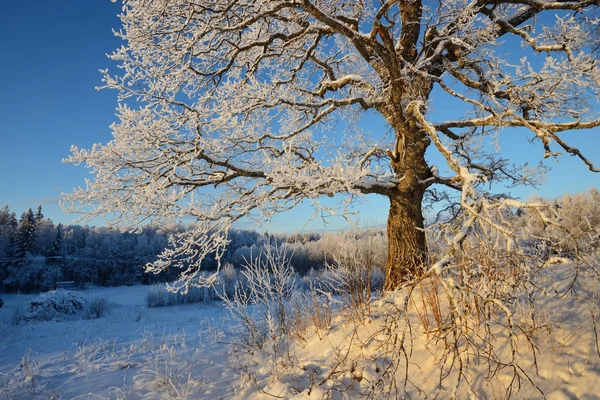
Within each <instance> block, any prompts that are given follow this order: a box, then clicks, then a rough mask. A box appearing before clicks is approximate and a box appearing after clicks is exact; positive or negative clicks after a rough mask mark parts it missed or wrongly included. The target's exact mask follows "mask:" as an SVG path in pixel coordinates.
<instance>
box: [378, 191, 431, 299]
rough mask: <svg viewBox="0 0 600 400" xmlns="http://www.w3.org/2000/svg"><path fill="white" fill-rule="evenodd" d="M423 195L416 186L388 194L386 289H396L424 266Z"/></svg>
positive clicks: (416, 274)
mask: <svg viewBox="0 0 600 400" xmlns="http://www.w3.org/2000/svg"><path fill="white" fill-rule="evenodd" d="M423 194H424V190H422V189H421V188H413V190H412V191H404V192H398V193H397V194H396V195H395V196H390V197H389V199H390V213H389V216H388V221H387V234H388V256H387V264H386V273H385V290H386V291H387V290H395V289H397V288H398V287H400V286H401V285H402V284H403V283H404V282H406V281H408V280H410V279H411V278H414V277H416V276H418V275H420V274H421V273H422V272H423V271H424V269H425V263H426V262H427V243H426V240H425V231H424V229H423V228H424V224H423V212H422V201H423Z"/></svg>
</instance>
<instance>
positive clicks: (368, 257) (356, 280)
mask: <svg viewBox="0 0 600 400" xmlns="http://www.w3.org/2000/svg"><path fill="white" fill-rule="evenodd" d="M338 239H339V241H338V243H337V248H336V249H335V252H333V254H332V256H333V261H332V262H331V263H326V271H325V272H324V273H323V274H322V275H321V276H322V278H321V279H322V280H323V281H324V282H325V283H326V284H327V285H328V289H329V291H330V292H332V293H336V294H339V295H341V296H342V297H343V299H344V302H345V304H346V305H347V306H348V307H349V308H350V309H351V310H358V309H359V308H361V307H362V306H364V305H366V304H368V303H369V301H370V300H371V295H372V293H373V292H381V291H382V290H383V282H384V274H383V269H382V268H383V266H384V265H385V264H381V263H382V262H384V259H382V257H381V256H382V254H383V255H385V250H384V248H382V247H381V246H380V245H381V240H377V239H380V238H379V237H378V236H377V235H376V234H375V233H374V232H372V231H370V230H365V231H350V232H346V233H344V234H343V235H341V236H340V237H339V238H338Z"/></svg>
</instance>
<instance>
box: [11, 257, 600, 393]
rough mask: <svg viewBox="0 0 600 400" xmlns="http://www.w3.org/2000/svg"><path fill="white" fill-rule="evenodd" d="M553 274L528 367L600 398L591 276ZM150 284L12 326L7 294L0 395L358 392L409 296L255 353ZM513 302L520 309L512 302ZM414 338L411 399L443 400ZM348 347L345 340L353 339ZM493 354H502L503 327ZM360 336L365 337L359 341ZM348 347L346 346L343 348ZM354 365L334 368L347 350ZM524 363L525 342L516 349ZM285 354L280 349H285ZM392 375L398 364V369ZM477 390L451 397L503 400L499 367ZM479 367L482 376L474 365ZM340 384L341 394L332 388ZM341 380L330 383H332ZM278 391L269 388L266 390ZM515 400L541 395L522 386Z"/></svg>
mask: <svg viewBox="0 0 600 400" xmlns="http://www.w3.org/2000/svg"><path fill="white" fill-rule="evenodd" d="M556 271H557V272H556V273H554V274H553V275H552V276H549V277H548V278H547V279H548V282H547V285H546V287H547V295H545V296H542V297H543V301H541V303H540V304H543V305H544V306H543V307H538V308H537V311H536V312H538V313H539V321H541V323H548V324H551V325H553V326H554V327H553V328H552V331H551V332H550V331H548V330H546V329H545V327H544V325H543V324H542V325H540V326H539V327H536V330H537V333H536V334H535V337H536V339H535V340H536V345H537V346H538V347H539V350H540V351H539V353H538V354H537V363H538V367H539V370H538V372H537V373H536V372H535V371H534V368H533V367H532V368H531V369H530V370H528V371H527V372H528V373H530V375H531V376H532V378H533V379H534V381H535V383H536V384H537V385H539V387H540V389H542V390H543V392H544V393H545V396H546V398H548V399H598V395H599V394H600V354H599V353H598V350H597V341H596V339H597V338H595V336H594V334H593V329H592V325H591V313H596V314H595V315H598V310H599V309H600V307H599V305H600V303H599V300H598V293H599V292H600V290H598V289H599V288H600V285H598V279H587V280H585V281H584V282H585V283H586V284H589V283H590V282H595V283H593V287H591V286H589V285H588V287H584V286H585V285H584V286H578V287H577V292H576V293H577V296H576V297H577V298H575V297H574V296H563V297H560V296H557V295H556V293H562V292H563V291H564V290H565V289H567V288H568V285H569V282H570V279H571V278H572V274H571V273H570V272H568V271H570V270H569V269H564V270H561V269H556ZM148 290H149V287H144V286H136V287H118V288H91V289H88V290H86V291H81V292H77V293H78V294H79V295H80V296H82V297H84V298H86V299H87V300H88V302H89V301H90V300H92V299H94V298H107V299H108V300H109V301H110V303H111V309H110V314H109V315H108V316H107V317H103V318H100V319H97V320H85V319H83V318H81V319H75V320H71V319H67V320H63V321H48V322H30V323H27V322H21V323H20V324H18V325H14V324H12V323H11V319H12V317H13V316H14V314H15V312H16V311H17V310H20V311H21V312H22V313H24V312H25V311H26V308H27V306H28V304H29V302H30V301H31V300H32V299H33V298H34V297H35V296H34V295H6V294H3V295H2V298H3V299H4V302H5V304H4V307H3V308H2V309H0V337H1V339H0V399H59V398H60V399H71V398H76V399H162V398H182V399H183V398H187V399H264V398H276V397H280V398H285V399H292V398H294V399H324V398H327V399H329V398H334V399H335V398H340V399H342V398H362V397H361V393H364V389H365V388H366V387H367V386H368V381H369V380H371V381H372V380H374V379H375V378H376V375H377V371H376V363H374V362H372V360H374V359H377V357H378V355H377V349H376V347H377V346H372V345H370V344H369V343H374V341H373V340H371V339H372V338H374V337H375V335H376V334H377V332H378V331H379V330H380V328H381V326H382V323H383V320H384V319H385V318H387V317H389V310H390V309H393V308H395V307H397V306H398V305H400V304H401V303H402V302H404V299H405V294H404V293H402V292H397V293H395V294H392V295H390V296H387V297H385V298H383V299H380V300H376V301H375V302H374V303H373V304H372V305H371V311H370V313H369V315H368V316H367V317H366V318H364V319H363V320H362V321H357V320H356V319H352V318H349V317H348V316H347V315H343V314H342V315H338V316H337V317H334V319H333V320H332V324H331V329H330V330H329V331H328V332H326V333H325V334H323V333H321V334H320V335H316V334H315V332H314V331H311V327H310V326H309V327H308V328H307V331H306V332H305V333H304V334H303V335H301V336H302V339H298V337H296V338H295V339H293V340H288V341H281V342H279V343H277V344H267V345H265V346H264V347H263V349H261V350H257V349H244V348H243V347H237V348H235V349H234V347H233V346H232V345H231V343H232V342H234V341H236V338H237V337H236V334H235V330H236V323H235V322H234V321H232V320H230V319H228V318H227V316H226V315H225V308H224V306H223V305H222V304H221V303H220V302H205V303H199V304H188V305H180V306H174V307H164V308H152V309H148V308H147V307H146V305H145V298H146V293H147V291H148ZM513 311H514V318H518V314H519V312H520V311H519V310H513ZM411 335H412V340H413V348H412V357H411V362H412V363H414V364H413V365H414V366H415V368H413V369H412V371H413V372H412V375H411V377H410V378H411V381H412V382H413V383H414V384H415V385H416V386H418V387H419V388H420V389H421V390H422V391H423V392H418V391H416V390H414V388H412V389H411V388H409V389H410V393H409V394H410V395H411V396H412V398H432V397H435V396H436V395H437V397H438V398H450V397H451V396H452V390H451V389H452V388H448V389H447V390H441V391H440V390H439V388H438V389H436V386H437V384H438V382H439V366H438V360H436V353H435V349H436V345H435V343H433V342H432V341H430V340H428V339H427V337H426V335H425V334H424V332H423V331H422V330H419V329H416V330H413V331H412V332H411ZM351 340H352V341H353V343H354V345H353V346H350V347H349V346H348V343H350V341H351ZM497 340H498V344H497V346H496V349H497V351H498V353H499V354H500V353H502V352H503V351H509V350H508V346H505V344H503V342H502V341H503V340H505V338H503V337H502V336H501V335H499V336H498V338H497ZM357 343H362V344H361V345H360V346H356V344H357ZM344 349H345V350H344ZM348 349H350V354H349V356H348V357H347V359H348V360H350V359H353V360H354V361H353V363H354V364H353V365H354V370H353V371H352V372H348V371H347V373H346V375H347V376H344V374H336V373H332V371H333V369H334V368H335V367H336V365H339V359H340V354H341V355H343V354H344V352H340V350H344V351H346V352H348ZM522 349H523V355H522V357H523V361H524V365H526V366H527V365H528V364H527V361H526V357H527V356H528V352H527V346H523V347H522ZM284 353H285V356H284V357H281V354H284ZM399 371H400V372H399V373H403V372H402V371H401V369H400V370H399ZM472 373H473V375H472V378H473V382H474V383H473V385H472V387H473V390H474V391H473V392H472V393H466V392H458V393H456V395H457V396H456V398H504V397H503V394H504V393H505V392H504V389H503V387H502V384H503V383H506V382H503V379H505V378H504V377H503V373H498V374H497V377H496V378H494V379H492V380H491V381H489V382H485V381H484V380H483V379H482V377H483V376H484V373H485V371H480V372H477V371H476V370H473V371H472ZM479 373H480V374H481V375H478V374H479ZM340 383H344V384H345V385H346V386H345V387H346V389H345V390H344V391H343V392H339V391H336V390H332V388H334V387H337V388H338V389H339V387H340V386H339V385H340ZM336 385H337V386H336ZM272 396H275V397H272ZM513 398H519V399H520V398H543V396H542V395H541V394H540V392H539V391H538V390H537V389H536V388H534V387H533V386H531V385H528V384H527V383H524V384H523V389H522V391H521V392H519V393H513Z"/></svg>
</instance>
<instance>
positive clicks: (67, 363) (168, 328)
mask: <svg viewBox="0 0 600 400" xmlns="http://www.w3.org/2000/svg"><path fill="white" fill-rule="evenodd" d="M148 289H149V287H147V286H134V287H117V288H93V289H89V290H86V291H82V292H77V293H78V294H80V295H81V296H82V297H84V298H86V299H88V300H92V299H94V298H106V299H108V300H109V302H110V312H109V315H108V316H107V317H103V318H100V319H96V320H86V319H82V318H81V315H79V316H75V317H73V318H72V319H73V320H65V321H49V322H31V323H27V322H21V323H19V324H18V325H14V322H13V318H14V315H15V312H17V310H20V312H21V313H23V312H24V311H26V309H27V307H28V305H29V302H30V301H31V299H32V298H34V297H35V296H34V295H2V298H3V299H4V307H3V308H2V309H0V321H1V322H0V324H1V325H0V326H1V328H0V334H1V337H2V339H1V340H0V399H2V400H4V399H37V398H40V399H59V398H60V399H70V398H78V399H88V398H89V399H103V398H111V399H117V398H126V399H155V398H190V399H197V398H202V399H220V398H230V397H231V396H232V394H233V392H232V389H231V384H232V382H233V381H234V380H235V378H234V374H233V371H231V369H229V368H227V367H226V365H227V361H228V346H227V345H226V344H225V343H226V342H228V341H229V339H230V335H231V332H230V329H229V328H230V325H231V323H230V322H228V320H227V319H226V318H225V315H224V308H223V306H222V304H221V303H220V302H207V303H201V304H193V305H192V304H190V305H180V306H173V307H164V308H150V309H149V308H147V307H146V294H147V291H148Z"/></svg>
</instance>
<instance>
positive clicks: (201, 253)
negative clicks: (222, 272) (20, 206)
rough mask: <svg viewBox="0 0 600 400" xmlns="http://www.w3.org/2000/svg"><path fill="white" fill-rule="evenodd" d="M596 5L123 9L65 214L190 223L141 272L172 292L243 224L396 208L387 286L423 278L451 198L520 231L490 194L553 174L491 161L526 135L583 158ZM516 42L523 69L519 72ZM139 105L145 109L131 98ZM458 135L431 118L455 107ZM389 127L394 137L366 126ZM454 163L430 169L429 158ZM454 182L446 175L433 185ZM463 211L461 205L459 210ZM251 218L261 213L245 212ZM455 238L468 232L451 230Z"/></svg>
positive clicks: (204, 0) (465, 1) (278, 3)
mask: <svg viewBox="0 0 600 400" xmlns="http://www.w3.org/2000/svg"><path fill="white" fill-rule="evenodd" d="M598 8H599V7H598V1H597V0H560V1H550V0H517V1H515V0H510V1H509V0H506V1H498V0H494V1H485V0H448V1H439V2H424V1H420V0H388V1H383V0H380V1H377V0H376V1H372V2H365V1H338V0H242V1H232V0H197V1H189V0H172V1H147V0H124V1H123V13H122V14H121V16H120V18H121V21H122V23H123V30H121V31H118V33H117V36H119V37H120V38H122V39H123V40H124V41H125V45H124V46H123V47H122V48H120V49H119V50H117V51H116V52H115V53H114V54H113V55H112V56H111V58H112V59H113V60H116V61H118V62H119V63H120V68H121V71H122V73H121V75H120V76H112V75H110V74H109V73H108V71H104V83H105V85H104V87H106V88H111V89H116V90H118V91H119V99H120V104H119V109H118V113H119V118H120V121H119V122H118V123H115V124H114V125H113V126H112V130H113V135H114V139H113V140H112V141H111V142H110V143H108V144H106V145H95V146H94V147H93V148H92V149H91V150H84V149H79V148H77V147H73V148H72V155H71V156H70V157H69V158H68V159H67V160H66V161H67V162H71V163H75V164H80V163H84V164H86V165H87V166H88V167H89V168H91V169H92V170H93V172H94V173H95V175H96V179H95V180H94V181H91V182H88V184H87V186H86V188H84V189H78V190H76V191H75V192H74V193H73V194H71V195H69V196H68V197H67V201H68V202H70V206H67V207H66V209H67V210H70V211H77V212H83V213H84V214H85V215H87V216H88V217H95V216H98V215H103V216H107V217H108V218H111V217H113V216H114V220H113V222H114V223H115V224H119V225H123V226H126V227H129V228H135V227H137V226H139V224H140V223H142V222H143V221H147V220H148V218H151V219H154V220H156V221H157V222H160V221H162V220H166V219H170V218H190V217H191V218H192V219H194V220H196V221H197V223H196V225H195V226H194V227H193V228H192V229H190V230H188V231H186V232H185V233H182V234H180V235H175V236H174V237H173V239H172V240H171V246H170V248H168V249H167V250H165V252H164V253H163V254H162V256H161V258H160V259H159V260H158V261H156V262H154V263H152V264H150V265H149V266H148V270H150V271H159V270H164V269H166V268H171V267H182V268H183V270H182V271H183V272H182V274H181V281H180V283H182V284H186V283H187V282H189V281H191V280H192V279H193V278H194V277H195V276H196V274H197V272H198V268H199V266H200V265H201V263H198V262H193V263H191V262H188V261H189V260H197V259H198V258H200V259H202V258H204V257H205V256H207V255H209V254H211V253H216V257H217V259H218V258H219V257H220V255H221V254H222V251H223V247H224V246H225V245H226V244H227V240H226V234H227V231H228V230H229V228H230V226H231V224H232V223H233V222H235V221H237V220H239V219H240V218H242V217H246V216H249V215H250V216H251V215H260V216H261V217H263V218H269V217H271V216H272V215H273V214H274V213H277V212H280V211H284V210H288V209H290V208H291V207H293V206H295V205H296V204H298V203H300V202H302V201H304V200H306V199H309V200H310V201H311V202H312V204H313V205H314V207H315V212H316V213H335V212H337V213H342V214H343V213H344V212H346V210H347V208H346V206H348V205H349V204H351V203H350V201H344V202H342V203H341V204H340V207H339V208H337V209H330V208H328V207H327V206H326V205H324V204H321V203H320V202H319V198H320V196H334V195H342V196H344V195H345V196H346V197H345V199H347V200H352V198H353V196H356V195H368V194H377V195H381V196H385V197H386V198H388V199H389V202H390V209H389V217H388V222H387V233H388V258H387V266H386V288H387V289H395V288H397V287H398V286H399V285H401V284H403V282H405V281H406V280H408V279H411V277H413V276H415V275H420V274H421V273H422V272H423V266H424V265H425V264H427V263H428V262H429V260H428V257H427V245H426V239H425V232H424V222H423V211H422V210H423V204H424V201H426V200H428V199H429V200H434V201H437V200H443V199H447V200H451V201H453V198H452V197H451V196H450V195H449V194H448V193H445V192H443V191H444V190H449V191H450V192H452V191H456V192H457V196H458V198H459V200H458V204H459V207H454V208H453V209H454V210H458V209H460V210H462V211H463V216H464V221H465V223H464V224H463V225H462V228H461V229H462V230H461V232H460V233H459V234H458V235H457V236H456V238H455V240H452V241H451V242H452V243H453V245H452V246H450V249H449V250H450V252H449V256H448V257H442V260H441V263H440V264H437V265H436V267H440V266H442V265H447V264H448V263H449V262H450V260H451V258H452V257H451V255H452V254H455V253H456V251H455V250H456V249H457V248H458V246H459V244H460V242H461V240H463V239H464V237H465V235H466V233H467V232H468V231H469V230H470V229H471V228H472V227H473V226H474V225H475V224H485V225H488V226H492V227H494V229H496V230H499V231H501V232H504V233H505V234H506V235H509V234H510V229H509V228H508V227H507V226H506V225H503V224H502V221H501V219H496V218H494V217H493V215H492V214H493V213H495V212H496V211H497V210H498V209H500V208H502V207H505V206H506V207H513V206H516V205H518V203H517V202H514V201H512V200H510V199H508V198H507V196H505V195H500V196H499V195H495V194H494V193H491V192H488V189H486V188H488V187H489V186H488V185H489V184H490V183H500V184H506V185H516V184H535V183H537V181H538V180H537V178H538V173H539V172H541V171H543V167H542V168H538V169H536V168H532V167H530V166H529V165H528V164H525V165H523V166H520V165H513V164H512V163H511V162H510V160H508V159H507V158H506V157H505V156H503V155H502V153H500V152H499V151H497V150H496V148H495V147H494V146H492V144H493V142H495V141H496V139H497V138H498V137H499V135H500V136H501V135H503V134H505V132H509V134H512V133H511V132H510V131H517V132H519V134H520V135H524V136H527V137H528V138H530V139H531V140H532V142H535V143H537V144H539V145H540V146H541V148H542V150H543V155H541V156H542V157H543V158H558V157H559V156H560V152H563V153H567V154H569V155H572V156H575V157H577V158H579V159H581V160H582V161H583V162H584V163H585V164H586V165H587V166H588V167H589V169H590V170H591V171H595V172H598V169H596V168H595V167H594V166H593V164H592V162H591V161H590V160H589V159H588V158H586V157H585V156H584V155H583V154H582V152H580V151H579V150H578V149H576V148H574V147H572V146H571V145H570V144H569V143H568V141H567V140H566V138H565V135H566V133H567V132H569V131H573V130H582V129H592V128H595V127H597V126H600V119H599V118H598V117H597V116H594V115H593V113H592V111H593V109H592V108H591V107H590V105H589V104H590V101H595V100H596V99H597V97H598V95H599V94H600V75H599V68H598V65H597V64H598V61H597V60H598V50H599V48H600V41H599V35H598V23H599V19H598ZM519 45H521V46H522V47H523V49H524V50H523V58H521V59H520V60H519V59H517V58H516V57H511V56H507V55H506V54H510V53H513V54H514V52H515V50H516V49H517V48H518V47H517V46H519ZM129 98H134V99H135V100H136V101H137V102H138V103H137V104H140V106H139V107H137V106H136V108H133V107H131V106H129V105H127V99H129ZM448 107H450V109H452V110H453V118H452V119H448V120H443V119H441V115H437V114H436V113H433V112H432V110H436V109H437V110H439V109H441V108H448ZM365 115H370V116H374V115H376V116H379V117H381V118H382V120H383V121H385V123H386V124H387V129H386V130H385V131H383V132H375V133H373V134H371V133H370V132H362V131H361V130H360V128H359V127H358V126H360V125H357V122H358V121H359V120H360V119H361V118H362V117H363V116H365ZM428 150H430V152H431V153H436V152H437V153H438V155H440V156H441V157H443V159H444V160H445V164H446V165H440V166H436V165H432V164H430V163H429V162H428V159H427V158H426V152H427V151H428ZM441 170H448V171H449V175H448V176H444V175H442V174H440V173H439V172H440V171H441ZM454 201H455V200H454ZM252 213H253V214H252ZM459 226H460V225H459Z"/></svg>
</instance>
